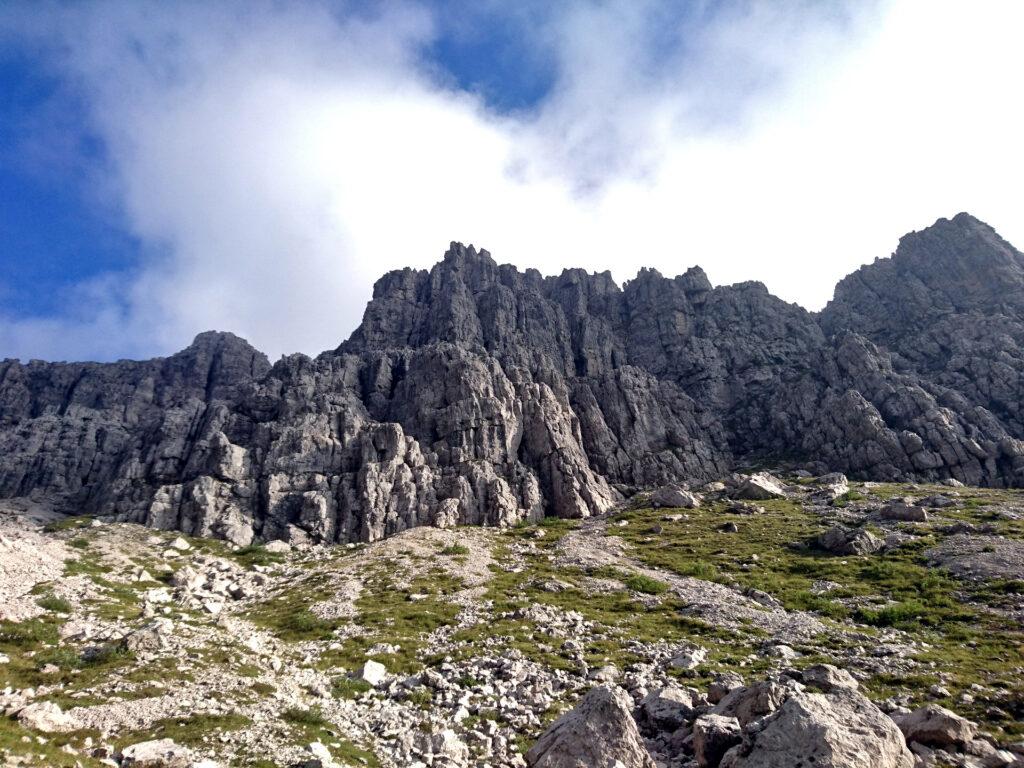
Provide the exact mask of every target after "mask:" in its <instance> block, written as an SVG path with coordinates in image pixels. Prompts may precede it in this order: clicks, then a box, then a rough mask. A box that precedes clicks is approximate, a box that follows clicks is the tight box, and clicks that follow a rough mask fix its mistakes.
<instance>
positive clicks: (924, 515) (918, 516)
mask: <svg viewBox="0 0 1024 768" xmlns="http://www.w3.org/2000/svg"><path fill="white" fill-rule="evenodd" d="M878 516H879V517H881V518H882V519H883V520H896V521H899V522H904V523H927V522H928V510H927V509H925V508H924V507H920V506H918V505H916V504H912V503H909V502H906V501H893V502H890V503H888V504H886V505H885V506H884V507H882V508H881V509H880V510H878Z"/></svg>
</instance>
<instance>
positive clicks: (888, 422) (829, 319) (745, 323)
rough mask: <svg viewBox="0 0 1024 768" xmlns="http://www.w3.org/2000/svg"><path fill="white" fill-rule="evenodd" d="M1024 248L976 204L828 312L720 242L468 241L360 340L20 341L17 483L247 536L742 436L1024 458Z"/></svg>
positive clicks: (573, 478) (91, 505) (638, 466)
mask: <svg viewBox="0 0 1024 768" xmlns="http://www.w3.org/2000/svg"><path fill="white" fill-rule="evenodd" d="M1022 341H1024V257H1022V256H1021V254H1020V253H1019V252H1018V251H1016V250H1015V249H1013V248H1012V247H1011V246H1010V245H1008V244H1007V243H1006V242H1004V241H1003V240H1001V239H1000V238H999V237H998V235H996V234H995V232H994V231H993V230H992V229H991V228H989V227H988V226H986V225H985V224H982V223H981V222H979V221H977V220H975V219H973V218H971V217H970V216H967V215H966V214H961V215H959V216H957V217H956V218H954V219H952V220H951V221H947V220H945V219H943V220H940V221H939V222H938V223H937V224H935V225H934V226H933V227H930V228H929V229H927V230H925V231H924V232H919V233H914V234H911V235H908V236H906V237H905V238H904V239H903V240H902V241H901V243H900V247H899V249H898V250H897V252H896V253H895V254H894V255H893V257H891V258H890V259H885V260H880V261H876V262H875V263H874V264H872V265H869V266H866V267H863V268H862V269H860V270H858V271H857V272H856V273H854V274H853V275H851V276H850V277H847V278H846V279H844V280H843V281H842V282H841V283H840V284H839V286H838V287H837V289H836V297H835V299H834V300H833V302H832V303H830V304H829V306H828V307H827V308H826V309H825V310H824V311H823V312H822V313H821V314H820V315H814V314H811V313H808V312H806V311H805V310H803V309H801V308H800V307H797V306H795V305H792V304H787V303H785V302H783V301H781V300H780V299H777V298H775V297H774V296H772V295H771V294H769V293H768V291H767V290H766V289H765V288H764V286H762V285H760V284H757V283H744V284H740V285H734V286H724V287H719V288H713V287H712V286H711V284H710V283H709V282H708V279H707V277H706V276H705V275H704V273H703V272H702V271H701V270H700V269H699V268H692V269H690V270H688V271H687V272H686V273H685V274H683V275H681V276H679V277H675V278H671V279H669V278H665V277H662V276H661V275H660V274H658V273H657V272H655V271H652V270H644V271H642V272H641V273H640V274H639V275H638V276H637V278H636V279H635V280H632V281H630V282H628V283H627V284H626V285H625V286H623V287H621V288H620V287H619V286H617V285H616V284H615V283H614V282H613V281H612V279H611V276H610V275H609V274H607V273H605V274H599V275H593V274H587V273H585V272H583V271H580V270H567V271H565V272H563V273H562V274H561V275H559V276H557V277H542V276H541V275H540V273H538V272H536V271H535V270H527V271H526V272H519V271H518V270H516V269H515V268H514V267H512V266H509V265H498V264H497V263H495V262H494V261H493V260H492V259H491V257H490V255H489V254H488V253H487V252H486V251H480V252H477V251H476V250H475V249H473V248H472V247H469V248H466V247H464V246H462V245H459V244H456V243H453V244H452V246H451V248H450V250H449V251H448V253H447V254H446V255H445V258H444V260H443V261H442V262H440V263H438V264H437V265H435V266H434V267H433V268H432V269H431V270H429V271H415V270H410V269H405V270H401V271H396V272H391V273H389V274H387V275H385V276H384V277H383V278H381V279H380V280H379V281H378V282H377V284H376V286H375V287H374V292H373V299H372V300H371V302H370V304H369V305H368V307H367V309H366V313H365V316H364V319H363V323H362V325H361V326H360V327H359V329H358V330H356V332H355V333H354V334H353V335H352V337H351V338H350V339H349V340H348V341H346V342H345V343H343V344H342V345H341V346H340V347H339V348H338V349H337V350H335V351H333V352H327V353H324V354H322V355H320V356H319V357H317V358H316V359H310V358H308V357H306V356H304V355H292V356H290V357H285V358H282V359H281V360H280V361H279V362H277V363H276V364H275V365H273V366H271V365H270V364H269V363H268V361H267V359H266V358H265V357H264V356H263V355H262V354H260V353H259V352H257V351H256V350H254V349H253V348H252V347H250V346H249V345H248V344H247V343H246V342H245V341H243V340H241V339H239V338H237V337H235V336H233V335H231V334H227V333H205V334H202V335H200V336H199V337H197V338H196V340H195V342H193V344H192V345H191V346H190V347H189V348H188V349H186V350H184V351H182V352H180V353H178V354H176V355H174V356H172V357H169V358H166V359H156V360H150V361H144V362H130V361H122V362H118V363H111V364H96V363H43V362H38V361H34V362H31V363H29V364H27V365H25V364H22V363H20V362H18V361H10V360H9V361H5V362H3V363H0V496H35V497H38V498H41V499H44V500H47V501H50V502H52V503H54V504H56V505H58V506H60V507H62V508H64V509H67V510H68V511H75V512H92V513H100V514H108V515H114V516H116V517H117V518H119V519H122V520H131V521H138V522H144V523H146V524H149V525H152V526H155V527H159V528H169V529H181V530H183V531H185V532H187V533H193V534H202V535H213V536H219V537H224V538H228V539H230V540H232V541H236V542H238V543H248V542H249V541H251V540H252V539H253V538H254V537H257V538H263V539H271V538H287V539H302V538H304V537H311V538H314V539H317V540H326V541H359V540H361V541H370V540H375V539H379V538H381V537H384V536H387V535H390V534H393V533H396V532H398V531H400V530H403V529H405V528H408V527H411V526H415V525H427V524H430V525H453V524H486V525H506V524H513V523H515V522H517V521H519V520H522V519H535V518H537V517H539V516H541V515H544V514H554V515H560V516H566V517H582V516H587V515H591V514H596V513H600V512H603V511H605V510H607V509H609V508H610V507H611V506H612V505H614V504H615V503H616V502H617V501H618V500H619V499H620V498H621V497H622V496H623V495H625V494H629V493H631V492H633V491H634V490H635V489H638V488H642V487H648V486H652V485H657V484H662V483H666V482H669V481H681V480H689V481H699V480H708V479H712V478H716V477H720V476H721V475H723V474H724V473H726V472H728V471H729V469H730V468H731V467H732V466H733V465H734V463H735V462H736V461H737V460H738V459H742V458H748V457H752V456H770V457H776V458H786V459H792V460H797V461H805V462H806V461H813V462H819V463H823V464H826V465H828V467H829V468H830V469H832V470H840V471H844V472H847V473H849V474H852V475H854V476H860V477H865V478H872V479H892V480H895V479H909V478H913V479H936V478H943V477H955V478H957V479H959V480H961V481H963V482H965V483H971V484H980V485H995V486H1001V485H1012V486H1019V485H1022V484H1024V444H1022V443H1021V442H1020V440H1019V438H1021V437H1024V425H1022V415H1021V413H1020V408H1021V407H1022V406H1021V402H1022V398H1021V396H1020V393H1021V376H1022V371H1024V354H1022Z"/></svg>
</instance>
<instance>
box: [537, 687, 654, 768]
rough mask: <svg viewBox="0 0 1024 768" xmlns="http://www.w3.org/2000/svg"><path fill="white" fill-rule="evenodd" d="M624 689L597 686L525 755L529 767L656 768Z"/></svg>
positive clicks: (557, 721) (631, 703)
mask: <svg viewBox="0 0 1024 768" xmlns="http://www.w3.org/2000/svg"><path fill="white" fill-rule="evenodd" d="M632 709H633V702H632V700H631V699H630V698H629V696H628V695H627V694H626V692H625V691H623V690H622V689H621V688H615V687H611V686H605V685H602V686H598V687H597V688H593V689H591V690H590V692H588V693H587V695H586V696H584V697H583V698H582V699H580V702H579V704H578V705H577V706H576V708H575V709H573V710H572V711H571V712H567V713H566V714H564V715H562V717H560V718H559V719H558V720H556V721H555V723H554V724H553V725H552V726H551V727H550V728H548V729H547V730H546V731H545V732H544V733H543V735H541V737H540V738H539V739H538V740H537V743H536V744H534V745H533V747H531V748H530V750H529V751H528V752H527V753H526V764H527V765H529V766H530V768H654V760H652V759H651V756H650V753H648V751H647V748H646V747H644V743H643V739H641V738H640V732H639V731H638V730H637V726H636V722H635V721H634V720H633V715H632Z"/></svg>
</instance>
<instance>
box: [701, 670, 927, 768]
mask: <svg viewBox="0 0 1024 768" xmlns="http://www.w3.org/2000/svg"><path fill="white" fill-rule="evenodd" d="M721 766H722V768H794V766H808V767H809V766H813V767H814V768H913V766H914V758H913V756H912V755H911V753H910V750H908V749H907V744H906V741H905V740H904V738H903V734H902V733H900V730H899V728H897V727H896V723H894V722H893V721H892V720H891V719H889V718H888V717H887V716H886V715H885V714H884V713H883V712H882V711H881V710H879V709H878V707H876V706H875V705H874V704H872V703H871V702H870V701H868V700H867V699H866V698H864V697H863V696H862V695H860V694H859V693H857V692H856V691H852V690H849V689H836V690H834V691H833V692H832V693H830V694H824V693H809V692H801V693H796V694H794V695H792V696H790V697H789V698H788V699H787V700H786V701H785V703H783V704H782V706H781V707H779V709H778V710H777V711H776V712H775V713H774V714H772V715H769V716H768V717H766V718H764V719H763V720H761V721H759V722H758V723H756V724H754V725H752V726H751V727H749V728H747V729H746V730H745V732H744V734H743V744H741V745H739V746H736V747H733V748H732V749H731V750H729V752H728V753H726V755H725V757H724V758H723V759H722V762H721Z"/></svg>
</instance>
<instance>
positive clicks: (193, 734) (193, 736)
mask: <svg viewBox="0 0 1024 768" xmlns="http://www.w3.org/2000/svg"><path fill="white" fill-rule="evenodd" d="M251 723H252V721H251V720H250V719H249V718H248V717H245V716H244V715H238V714H231V715H192V716H190V717H169V718H165V719H163V720H158V721H156V722H155V723H154V724H153V727H152V728H148V729H146V730H143V731H132V732H131V733H127V734H123V735H122V736H120V737H119V738H118V739H117V740H116V741H115V744H116V746H117V747H118V748H121V749H123V748H124V747H126V746H129V745H130V744H137V743H139V742H140V741H151V740H153V739H173V740H174V741H175V742H176V743H178V744H182V745H184V746H186V747H195V746H199V745H201V744H207V743H211V742H212V741H213V740H214V738H215V737H216V736H219V735H220V734H222V733H226V732H228V731H237V730H239V729H241V728H245V727H246V726H247V725H250V724H251Z"/></svg>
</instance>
